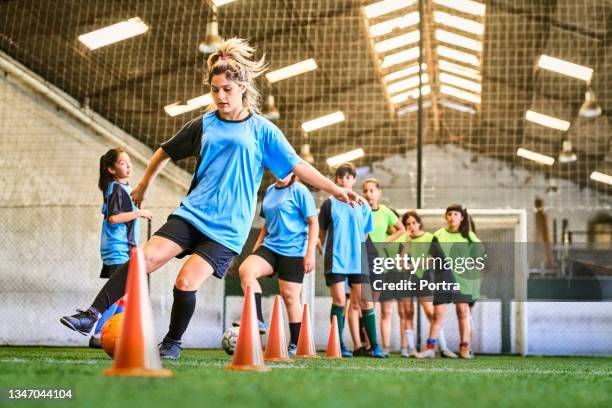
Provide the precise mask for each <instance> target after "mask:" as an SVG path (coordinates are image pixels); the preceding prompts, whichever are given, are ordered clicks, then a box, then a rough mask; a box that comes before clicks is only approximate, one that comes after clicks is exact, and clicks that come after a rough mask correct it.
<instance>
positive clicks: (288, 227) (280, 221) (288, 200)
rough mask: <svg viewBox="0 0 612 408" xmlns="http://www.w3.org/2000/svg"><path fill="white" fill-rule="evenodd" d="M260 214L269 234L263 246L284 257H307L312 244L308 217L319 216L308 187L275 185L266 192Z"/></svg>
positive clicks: (294, 184)
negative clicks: (309, 242)
mask: <svg viewBox="0 0 612 408" xmlns="http://www.w3.org/2000/svg"><path fill="white" fill-rule="evenodd" d="M260 215H261V216H262V217H263V218H264V219H265V220H266V229H267V230H268V234H267V235H266V236H265V238H264V242H263V244H262V245H263V246H265V247H266V248H268V249H270V250H272V251H274V252H276V253H277V254H280V255H284V256H304V255H305V254H306V249H307V248H306V247H307V244H308V218H309V217H313V216H315V215H317V208H316V206H315V202H314V198H313V197H312V194H311V193H310V191H308V188H306V186H305V185H303V184H301V183H298V182H294V183H291V184H290V185H288V186H286V187H277V186H276V185H275V184H272V185H271V186H270V187H268V189H267V190H266V194H265V196H264V199H263V202H262V204H261V213H260Z"/></svg>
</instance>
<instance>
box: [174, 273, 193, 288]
mask: <svg viewBox="0 0 612 408" xmlns="http://www.w3.org/2000/svg"><path fill="white" fill-rule="evenodd" d="M174 286H176V288H177V289H178V290H195V289H197V288H195V289H194V288H193V282H192V281H191V279H189V277H188V276H182V275H181V276H178V277H177V278H176V282H175V283H174Z"/></svg>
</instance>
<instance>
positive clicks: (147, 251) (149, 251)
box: [143, 245, 163, 272]
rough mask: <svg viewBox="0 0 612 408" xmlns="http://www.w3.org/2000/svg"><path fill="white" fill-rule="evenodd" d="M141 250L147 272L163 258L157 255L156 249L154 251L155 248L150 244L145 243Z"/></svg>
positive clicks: (155, 266)
mask: <svg viewBox="0 0 612 408" xmlns="http://www.w3.org/2000/svg"><path fill="white" fill-rule="evenodd" d="M143 252H144V258H145V264H146V265H147V272H152V271H154V270H156V269H157V268H159V267H160V266H161V264H162V262H163V260H162V259H161V257H160V256H159V254H158V251H155V248H153V247H151V246H150V245H148V246H147V245H145V246H144V248H143Z"/></svg>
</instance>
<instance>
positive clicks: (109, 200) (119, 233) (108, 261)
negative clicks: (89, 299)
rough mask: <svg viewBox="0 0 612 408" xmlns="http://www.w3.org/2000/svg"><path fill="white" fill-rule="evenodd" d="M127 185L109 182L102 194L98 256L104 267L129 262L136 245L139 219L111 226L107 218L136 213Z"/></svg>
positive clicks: (129, 188)
mask: <svg viewBox="0 0 612 408" xmlns="http://www.w3.org/2000/svg"><path fill="white" fill-rule="evenodd" d="M131 192H132V188H131V187H130V185H129V184H121V183H117V182H116V181H113V182H111V183H110V184H109V185H108V187H107V189H106V192H105V193H104V203H103V204H102V214H104V221H102V231H101V233H100V256H101V257H102V262H103V263H104V264H105V265H118V264H122V263H125V262H127V261H129V260H130V249H131V248H132V247H135V246H137V245H138V241H139V232H140V219H139V218H135V219H133V220H132V221H129V222H125V223H120V224H111V223H110V222H108V218H109V217H110V216H111V215H116V214H121V213H125V212H131V211H136V210H137V209H138V208H137V207H136V205H135V204H134V202H133V201H132V197H130V193H131Z"/></svg>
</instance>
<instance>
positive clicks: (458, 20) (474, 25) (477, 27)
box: [434, 11, 484, 35]
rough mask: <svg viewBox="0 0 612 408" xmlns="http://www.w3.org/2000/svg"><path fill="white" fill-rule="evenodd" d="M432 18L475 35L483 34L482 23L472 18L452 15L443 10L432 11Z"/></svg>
mask: <svg viewBox="0 0 612 408" xmlns="http://www.w3.org/2000/svg"><path fill="white" fill-rule="evenodd" d="M434 20H435V22H436V23H438V24H444V25H446V26H449V27H454V28H457V29H459V30H463V31H466V32H468V33H472V34H476V35H483V34H484V24H482V23H479V22H477V21H474V20H468V19H466V18H462V17H457V16H453V15H452V14H448V13H445V12H443V11H434Z"/></svg>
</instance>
